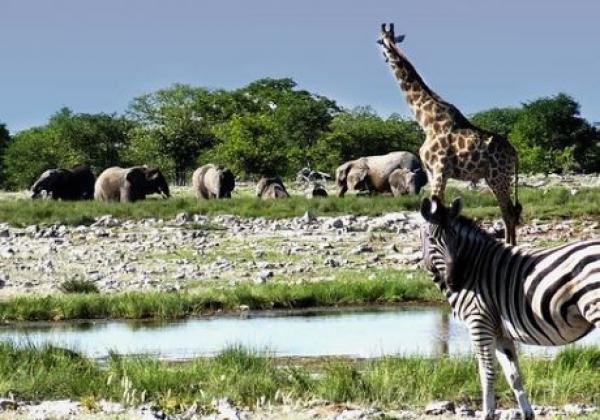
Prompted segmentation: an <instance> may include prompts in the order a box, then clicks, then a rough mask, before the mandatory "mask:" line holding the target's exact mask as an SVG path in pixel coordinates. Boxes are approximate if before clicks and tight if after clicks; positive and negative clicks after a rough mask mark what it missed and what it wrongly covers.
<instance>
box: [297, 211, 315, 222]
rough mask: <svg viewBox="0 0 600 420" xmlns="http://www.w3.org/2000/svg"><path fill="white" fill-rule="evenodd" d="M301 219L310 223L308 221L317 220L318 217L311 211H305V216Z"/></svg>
mask: <svg viewBox="0 0 600 420" xmlns="http://www.w3.org/2000/svg"><path fill="white" fill-rule="evenodd" d="M301 220H302V222H304V223H306V224H308V223H312V222H315V221H316V220H317V218H316V216H315V215H314V214H312V212H311V211H306V212H305V213H304V216H302V218H301Z"/></svg>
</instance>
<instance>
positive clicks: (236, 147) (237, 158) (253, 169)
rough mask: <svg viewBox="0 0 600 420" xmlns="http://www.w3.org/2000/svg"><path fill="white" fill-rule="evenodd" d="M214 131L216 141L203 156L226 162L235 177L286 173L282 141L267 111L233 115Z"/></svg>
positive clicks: (283, 141) (285, 156)
mask: <svg viewBox="0 0 600 420" xmlns="http://www.w3.org/2000/svg"><path fill="white" fill-rule="evenodd" d="M215 132H216V134H217V136H218V138H219V139H220V141H219V142H218V143H217V144H216V146H215V147H214V148H213V149H212V150H211V151H209V152H208V153H207V154H206V155H205V156H204V158H206V159H208V160H213V161H216V162H219V163H222V164H225V165H227V166H228V167H229V168H230V169H231V170H232V171H233V172H234V173H235V174H236V176H237V177H250V176H260V175H269V176H270V175H289V170H290V156H289V155H288V152H287V150H286V141H285V139H284V137H283V136H282V133H281V130H280V126H279V125H278V124H277V123H276V121H275V120H274V118H273V116H272V115H271V114H258V115H256V114H248V115H235V116H233V117H232V118H231V119H230V120H229V121H228V122H226V123H223V124H221V125H219V126H218V127H216V128H215Z"/></svg>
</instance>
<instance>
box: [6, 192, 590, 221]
mask: <svg viewBox="0 0 600 420" xmlns="http://www.w3.org/2000/svg"><path fill="white" fill-rule="evenodd" d="M423 194H425V193H423ZM423 194H422V195H421V196H405V197H398V198H394V197H391V196H373V197H356V196H347V197H344V198H338V197H333V196H332V197H328V198H325V199H319V200H308V199H305V198H304V197H300V196H293V197H291V198H289V199H285V200H267V201H263V200H259V199H257V198H256V197H250V196H239V197H236V198H233V199H231V200H211V201H202V202H198V201H197V200H196V199H195V198H194V197H192V196H191V195H190V196H186V195H179V196H176V197H174V198H171V199H169V200H162V199H153V198H152V199H148V200H146V201H142V202H137V203H130V204H120V203H103V202H95V201H89V202H56V201H45V200H35V201H34V200H29V199H19V200H0V222H6V223H10V224H11V225H14V226H25V225H30V224H54V223H61V224H69V225H78V224H89V223H91V222H92V221H93V220H94V218H96V217H99V216H102V215H104V214H112V215H113V216H114V217H117V218H121V219H133V220H137V219H144V218H162V219H173V218H174V217H175V216H176V215H177V214H178V213H180V212H183V211H185V212H189V213H197V214H206V215H216V214H233V215H237V216H241V217H267V218H286V217H293V216H301V215H302V214H304V212H305V211H307V210H311V211H312V212H313V213H314V214H316V215H337V214H349V213H351V214H355V215H370V216H374V215H381V214H383V213H386V212H391V211H400V210H416V209H418V208H419V203H420V200H421V198H422V196H424V195H423ZM457 196H461V197H463V198H464V201H465V209H466V213H467V214H470V215H471V216H474V217H485V218H489V217H499V216H500V211H499V209H498V206H497V204H496V200H495V198H494V197H493V196H492V195H491V194H489V193H480V192H472V191H466V190H457V189H452V188H449V189H448V191H447V199H448V201H449V200H451V199H452V198H453V197H457ZM519 197H520V201H521V203H522V204H523V207H524V217H525V219H531V218H559V217H592V216H597V215H599V214H600V189H598V188H587V189H581V190H580V191H579V192H578V193H577V194H576V195H574V196H572V195H571V194H570V192H569V191H568V190H567V189H564V188H553V189H550V190H548V191H547V192H545V191H544V190H542V189H533V188H522V189H521V190H520V192H519Z"/></svg>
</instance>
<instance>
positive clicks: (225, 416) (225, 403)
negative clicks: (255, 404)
mask: <svg viewBox="0 0 600 420" xmlns="http://www.w3.org/2000/svg"><path fill="white" fill-rule="evenodd" d="M212 405H213V407H214V408H215V410H216V412H217V415H216V417H215V418H216V420H244V419H247V418H248V415H247V414H246V413H244V412H242V411H240V410H238V409H237V408H236V407H235V406H234V405H233V402H232V401H231V400H229V399H227V398H223V399H220V400H215V401H213V402H212Z"/></svg>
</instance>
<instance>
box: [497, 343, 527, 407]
mask: <svg viewBox="0 0 600 420" xmlns="http://www.w3.org/2000/svg"><path fill="white" fill-rule="evenodd" d="M496 345H497V348H496V356H497V357H498V361H499V362H500V366H501V367H502V371H503V372H504V376H505V377H506V382H508V385H509V386H510V388H511V389H512V391H513V393H514V394H515V398H516V399H517V402H518V403H519V409H520V410H521V415H522V417H523V418H524V419H532V418H533V417H534V414H533V410H532V409H531V405H529V401H528V400H527V395H525V390H523V381H522V379H521V369H520V368H519V360H518V358H517V351H516V349H515V344H514V342H513V341H512V340H508V339H506V338H501V339H498V340H497V342H496Z"/></svg>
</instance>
